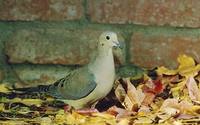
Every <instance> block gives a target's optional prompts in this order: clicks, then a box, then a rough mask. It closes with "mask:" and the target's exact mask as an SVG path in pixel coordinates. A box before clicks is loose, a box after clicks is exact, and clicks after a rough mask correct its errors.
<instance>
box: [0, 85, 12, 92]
mask: <svg viewBox="0 0 200 125" xmlns="http://www.w3.org/2000/svg"><path fill="white" fill-rule="evenodd" d="M9 88H10V87H9V86H8V84H7V83H2V84H0V92H3V93H9V92H10V90H9Z"/></svg>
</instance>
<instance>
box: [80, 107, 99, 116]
mask: <svg viewBox="0 0 200 125" xmlns="http://www.w3.org/2000/svg"><path fill="white" fill-rule="evenodd" d="M76 112H77V113H79V114H82V115H91V114H92V113H97V112H99V111H98V110H97V109H95V108H86V109H77V110H76Z"/></svg>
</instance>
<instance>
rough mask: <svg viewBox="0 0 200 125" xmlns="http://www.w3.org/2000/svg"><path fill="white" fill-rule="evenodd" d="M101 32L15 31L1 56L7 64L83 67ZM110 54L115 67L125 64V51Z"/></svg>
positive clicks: (65, 30)
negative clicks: (3, 54) (116, 62)
mask: <svg viewBox="0 0 200 125" xmlns="http://www.w3.org/2000/svg"><path fill="white" fill-rule="evenodd" d="M101 32H103V31H101V30H95V29H84V30H78V29H74V30H67V29H61V28H59V29H57V28H56V29H31V30H28V29H24V30H17V31H16V32H15V33H14V34H13V35H12V36H11V37H10V38H9V40H8V41H6V44H5V52H6V55H7V56H8V58H9V60H8V61H9V62H10V63H24V62H29V63H33V64H68V65H74V64H78V65H79V64H86V63H88V62H89V58H90V57H91V56H92V55H93V52H94V51H95V49H96V45H97V39H98V37H99V34H100V33H101ZM120 39H122V38H120ZM121 41H122V42H123V40H121ZM114 54H115V55H116V57H117V60H118V61H119V62H118V63H124V62H125V57H126V56H125V49H123V50H122V51H121V50H120V49H117V50H114Z"/></svg>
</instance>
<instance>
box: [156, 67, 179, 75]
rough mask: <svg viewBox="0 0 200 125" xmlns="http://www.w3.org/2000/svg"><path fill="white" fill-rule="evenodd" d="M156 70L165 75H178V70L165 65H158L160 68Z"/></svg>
mask: <svg viewBox="0 0 200 125" xmlns="http://www.w3.org/2000/svg"><path fill="white" fill-rule="evenodd" d="M156 71H157V73H158V74H159V75H162V74H164V75H176V74H177V71H176V70H170V69H167V68H165V67H164V66H161V67H158V69H157V70H156Z"/></svg>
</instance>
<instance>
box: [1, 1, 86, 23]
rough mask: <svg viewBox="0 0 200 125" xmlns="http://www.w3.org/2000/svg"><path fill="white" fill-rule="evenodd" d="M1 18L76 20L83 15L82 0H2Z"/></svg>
mask: <svg viewBox="0 0 200 125" xmlns="http://www.w3.org/2000/svg"><path fill="white" fill-rule="evenodd" d="M0 15H1V16H0V20H23V21H29V20H75V19H80V18H81V17H82V16H83V7H82V0H17V1H16V0H1V1H0Z"/></svg>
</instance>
